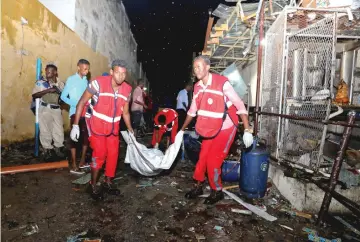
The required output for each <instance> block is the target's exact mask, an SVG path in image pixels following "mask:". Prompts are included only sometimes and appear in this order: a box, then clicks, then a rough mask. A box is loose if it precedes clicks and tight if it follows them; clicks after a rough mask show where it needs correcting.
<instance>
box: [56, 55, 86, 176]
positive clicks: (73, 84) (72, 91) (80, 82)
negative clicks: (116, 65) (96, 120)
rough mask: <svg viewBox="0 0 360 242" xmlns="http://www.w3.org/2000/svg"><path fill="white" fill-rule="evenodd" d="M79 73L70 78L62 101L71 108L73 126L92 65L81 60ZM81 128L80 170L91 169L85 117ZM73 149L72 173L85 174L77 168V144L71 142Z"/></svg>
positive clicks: (81, 120) (81, 122)
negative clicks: (88, 160)
mask: <svg viewBox="0 0 360 242" xmlns="http://www.w3.org/2000/svg"><path fill="white" fill-rule="evenodd" d="M77 66H78V71H77V73H76V74H75V75H73V76H70V77H69V78H68V79H67V81H66V84H65V88H64V90H63V92H62V93H61V99H62V100H63V101H64V102H65V103H66V104H68V105H69V106H70V111H69V116H70V123H71V126H72V124H73V122H74V118H75V112H76V105H77V104H78V102H79V100H80V98H81V96H82V95H83V93H84V91H85V90H86V88H87V85H88V80H87V78H86V76H87V74H88V73H89V70H90V63H89V61H87V60H85V59H80V60H79V61H78V65H77ZM79 127H80V130H81V132H80V136H81V137H80V138H81V139H82V154H81V159H80V164H79V168H80V169H81V168H85V167H89V165H86V164H85V158H86V150H87V147H88V145H89V141H88V131H87V127H86V123H85V117H81V119H80V122H79ZM70 143H71V147H70V151H71V163H72V169H71V170H70V172H71V173H74V174H83V173H84V172H82V171H80V170H79V169H78V168H77V166H76V146H77V144H76V142H73V141H72V140H71V141H70Z"/></svg>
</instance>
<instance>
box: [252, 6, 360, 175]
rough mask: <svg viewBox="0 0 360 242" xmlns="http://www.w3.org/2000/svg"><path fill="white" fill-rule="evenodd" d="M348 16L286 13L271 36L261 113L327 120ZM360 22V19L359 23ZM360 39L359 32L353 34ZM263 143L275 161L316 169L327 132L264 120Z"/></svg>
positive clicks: (317, 127)
mask: <svg viewBox="0 0 360 242" xmlns="http://www.w3.org/2000/svg"><path fill="white" fill-rule="evenodd" d="M351 17H352V18H353V16H350V17H349V16H348V13H347V12H346V10H340V9H339V10H329V9H306V8H292V7H286V8H285V9H284V10H283V11H282V12H281V13H280V14H279V16H278V18H277V20H276V21H275V22H274V23H273V25H272V26H271V27H270V29H269V30H268V31H267V33H266V39H265V43H264V44H265V52H264V64H263V67H262V72H263V74H262V90H261V107H262V112H268V113H276V114H281V115H291V116H298V117H304V118H311V119H316V120H328V119H329V115H330V110H331V93H333V83H334V78H335V71H336V70H335V65H336V42H337V38H339V36H343V37H344V35H347V36H350V34H349V33H345V32H344V31H343V30H347V29H346V28H345V29H344V28H343V29H341V28H339V24H342V25H346V22H347V20H348V19H349V18H351ZM356 18H357V17H355V19H356ZM351 36H352V37H353V36H357V37H359V36H360V32H359V31H358V32H351ZM260 129H261V132H260V133H259V135H260V137H261V138H263V139H265V140H267V143H268V145H269V146H270V149H271V152H272V153H273V154H274V155H275V156H276V158H278V159H281V160H286V161H291V162H296V163H298V164H301V165H303V166H306V167H310V168H313V169H317V168H318V167H319V164H320V162H321V161H322V151H323V147H324V142H325V137H326V134H327V126H326V125H324V124H321V123H318V122H314V121H303V120H294V119H285V118H283V117H276V116H268V115H262V116H261V119H260Z"/></svg>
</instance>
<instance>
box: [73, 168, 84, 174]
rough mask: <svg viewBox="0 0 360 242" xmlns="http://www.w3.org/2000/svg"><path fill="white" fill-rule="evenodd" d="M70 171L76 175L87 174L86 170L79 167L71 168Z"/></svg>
mask: <svg viewBox="0 0 360 242" xmlns="http://www.w3.org/2000/svg"><path fill="white" fill-rule="evenodd" d="M70 173H71V174H75V175H83V174H85V172H84V171H80V170H79V169H71V170H70Z"/></svg>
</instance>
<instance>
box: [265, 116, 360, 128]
mask: <svg viewBox="0 0 360 242" xmlns="http://www.w3.org/2000/svg"><path fill="white" fill-rule="evenodd" d="M259 114H260V115H268V116H276V117H281V118H287V119H293V120H303V121H311V122H315V123H322V124H333V125H341V126H344V127H351V128H360V125H358V124H348V123H346V122H341V121H330V120H328V121H325V120H320V119H315V118H309V117H302V116H297V115H288V114H279V113H268V112H259Z"/></svg>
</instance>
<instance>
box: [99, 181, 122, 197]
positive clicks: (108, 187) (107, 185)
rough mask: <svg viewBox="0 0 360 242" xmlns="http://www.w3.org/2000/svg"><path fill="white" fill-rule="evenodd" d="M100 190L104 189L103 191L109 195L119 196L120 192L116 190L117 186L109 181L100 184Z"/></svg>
mask: <svg viewBox="0 0 360 242" xmlns="http://www.w3.org/2000/svg"><path fill="white" fill-rule="evenodd" d="M101 186H102V188H103V189H104V191H105V192H106V193H108V194H110V195H115V196H117V195H120V190H119V189H118V188H117V186H116V185H115V184H114V183H112V182H111V181H109V180H107V181H104V182H103V183H102V184H101Z"/></svg>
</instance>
